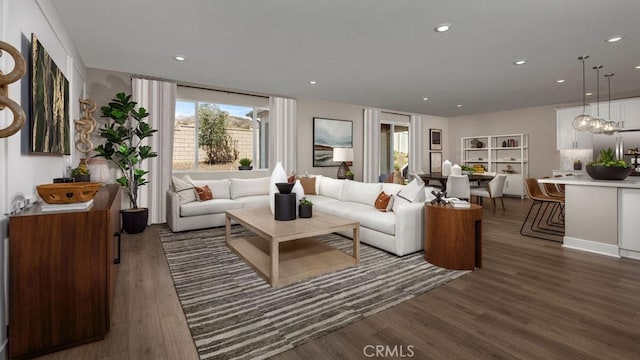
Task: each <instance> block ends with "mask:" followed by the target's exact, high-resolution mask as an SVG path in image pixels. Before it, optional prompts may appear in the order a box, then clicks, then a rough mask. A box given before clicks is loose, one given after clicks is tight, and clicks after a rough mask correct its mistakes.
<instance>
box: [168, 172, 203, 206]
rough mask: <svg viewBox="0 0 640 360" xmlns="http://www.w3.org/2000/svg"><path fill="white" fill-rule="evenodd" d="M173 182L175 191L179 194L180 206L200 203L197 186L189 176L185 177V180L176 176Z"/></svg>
mask: <svg viewBox="0 0 640 360" xmlns="http://www.w3.org/2000/svg"><path fill="white" fill-rule="evenodd" d="M172 180H173V181H172V182H173V191H174V192H175V193H176V194H178V201H179V202H180V205H183V204H187V203H190V202H194V201H198V195H197V194H196V190H195V186H194V185H193V182H192V181H191V178H190V177H189V175H187V176H185V177H184V179H180V178H178V177H175V176H174V177H173V179H172Z"/></svg>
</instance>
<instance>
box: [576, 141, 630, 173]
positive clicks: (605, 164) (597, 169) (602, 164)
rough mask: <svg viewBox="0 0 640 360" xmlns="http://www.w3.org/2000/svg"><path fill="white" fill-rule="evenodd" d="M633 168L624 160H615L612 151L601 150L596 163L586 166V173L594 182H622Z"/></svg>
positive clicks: (609, 149)
mask: <svg viewBox="0 0 640 360" xmlns="http://www.w3.org/2000/svg"><path fill="white" fill-rule="evenodd" d="M632 170H633V168H632V167H631V166H630V165H629V164H628V163H627V162H626V161H624V160H616V159H615V157H614V153H613V149H611V148H608V149H602V150H600V154H599V155H598V160H597V161H592V162H590V163H588V164H587V173H588V174H589V176H591V177H592V178H594V179H596V180H623V179H624V178H626V177H627V176H629V174H630V173H631V171H632Z"/></svg>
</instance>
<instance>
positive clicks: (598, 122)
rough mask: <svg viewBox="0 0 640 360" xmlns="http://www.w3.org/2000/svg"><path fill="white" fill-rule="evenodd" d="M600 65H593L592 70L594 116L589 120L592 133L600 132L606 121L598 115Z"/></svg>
mask: <svg viewBox="0 0 640 360" xmlns="http://www.w3.org/2000/svg"><path fill="white" fill-rule="evenodd" d="M602 68H603V66H602V65H596V66H594V67H593V70H595V71H596V110H597V112H596V117H594V118H592V119H591V121H589V131H591V133H593V134H602V131H603V130H604V124H605V122H606V120H605V119H603V118H601V117H600V69H602Z"/></svg>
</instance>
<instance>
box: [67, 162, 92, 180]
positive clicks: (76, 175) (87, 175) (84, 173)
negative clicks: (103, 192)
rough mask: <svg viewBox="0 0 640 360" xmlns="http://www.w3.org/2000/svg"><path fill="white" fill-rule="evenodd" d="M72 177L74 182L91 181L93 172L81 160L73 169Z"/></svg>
mask: <svg viewBox="0 0 640 360" xmlns="http://www.w3.org/2000/svg"><path fill="white" fill-rule="evenodd" d="M71 177H73V181H74V182H89V181H91V172H90V171H89V168H88V167H87V165H86V164H85V163H84V162H82V161H81V162H80V164H78V167H77V168H73V169H71Z"/></svg>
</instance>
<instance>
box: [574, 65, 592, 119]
mask: <svg viewBox="0 0 640 360" xmlns="http://www.w3.org/2000/svg"><path fill="white" fill-rule="evenodd" d="M588 58H589V55H583V56H580V57H579V58H578V60H580V61H582V114H580V115H578V116H576V118H575V119H573V122H572V125H573V128H574V129H576V130H579V131H585V130H589V123H590V122H591V119H592V118H591V116H590V115H589V114H587V110H586V109H587V100H586V97H585V96H586V87H585V64H584V61H585V60H586V59H588Z"/></svg>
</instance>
